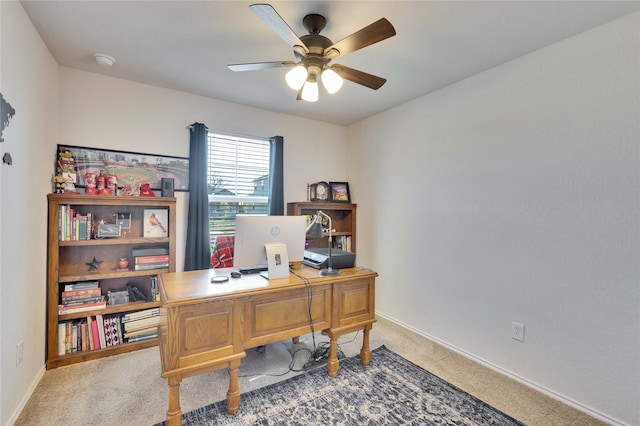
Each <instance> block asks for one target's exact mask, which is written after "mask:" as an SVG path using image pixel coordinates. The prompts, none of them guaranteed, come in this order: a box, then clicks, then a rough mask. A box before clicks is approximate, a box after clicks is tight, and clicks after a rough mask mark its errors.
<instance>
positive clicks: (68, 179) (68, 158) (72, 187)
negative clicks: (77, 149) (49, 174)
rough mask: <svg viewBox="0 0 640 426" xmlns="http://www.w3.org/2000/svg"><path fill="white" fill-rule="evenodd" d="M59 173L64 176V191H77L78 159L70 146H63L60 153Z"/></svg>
mask: <svg viewBox="0 0 640 426" xmlns="http://www.w3.org/2000/svg"><path fill="white" fill-rule="evenodd" d="M58 173H59V174H60V175H62V177H63V178H64V182H65V186H64V192H65V193H76V183H77V176H76V160H74V158H73V154H71V150H70V149H69V148H61V149H60V152H59V153H58Z"/></svg>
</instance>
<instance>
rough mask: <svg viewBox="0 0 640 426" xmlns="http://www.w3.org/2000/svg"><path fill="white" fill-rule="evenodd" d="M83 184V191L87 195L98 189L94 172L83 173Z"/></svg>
mask: <svg viewBox="0 0 640 426" xmlns="http://www.w3.org/2000/svg"><path fill="white" fill-rule="evenodd" d="M84 184H85V190H84V193H85V194H87V195H96V194H98V191H97V190H96V174H95V173H93V172H87V173H85V174H84Z"/></svg>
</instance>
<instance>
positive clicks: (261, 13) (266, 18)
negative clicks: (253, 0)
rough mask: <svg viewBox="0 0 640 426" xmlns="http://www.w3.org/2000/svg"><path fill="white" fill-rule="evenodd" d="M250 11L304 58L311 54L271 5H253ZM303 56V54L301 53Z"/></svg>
mask: <svg viewBox="0 0 640 426" xmlns="http://www.w3.org/2000/svg"><path fill="white" fill-rule="evenodd" d="M249 9H251V11H252V12H253V13H255V14H256V15H257V16H258V18H260V19H262V21H263V22H264V23H265V24H267V25H268V26H269V27H270V28H271V29H272V30H273V31H274V32H275V33H276V34H278V36H280V38H281V39H283V40H284V41H285V42H286V43H287V44H288V45H289V46H291V47H293V50H294V51H296V52H297V53H300V52H303V56H306V54H307V53H309V49H308V48H307V46H305V44H304V43H303V42H302V40H300V38H299V37H298V36H297V35H296V33H294V32H293V30H292V29H291V27H289V25H288V24H287V23H286V22H285V21H284V19H282V17H281V16H280V15H278V12H276V10H275V9H274V8H273V6H271V5H270V4H261V3H258V4H252V5H251V6H249ZM301 54H302V53H301Z"/></svg>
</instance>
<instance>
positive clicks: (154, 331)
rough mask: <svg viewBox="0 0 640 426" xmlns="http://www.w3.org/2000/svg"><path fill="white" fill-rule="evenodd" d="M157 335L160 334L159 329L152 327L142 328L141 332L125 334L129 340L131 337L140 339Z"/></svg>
mask: <svg viewBox="0 0 640 426" xmlns="http://www.w3.org/2000/svg"><path fill="white" fill-rule="evenodd" d="M157 333H158V327H157V326H150V327H145V328H141V329H140V330H134V331H127V332H125V333H124V337H125V338H127V339H130V338H131V337H138V336H142V335H145V334H157Z"/></svg>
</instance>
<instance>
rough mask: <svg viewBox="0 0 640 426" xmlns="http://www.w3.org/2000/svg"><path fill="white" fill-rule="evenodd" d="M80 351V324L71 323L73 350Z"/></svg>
mask: <svg viewBox="0 0 640 426" xmlns="http://www.w3.org/2000/svg"><path fill="white" fill-rule="evenodd" d="M77 351H78V324H77V323H72V324H71V352H77Z"/></svg>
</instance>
